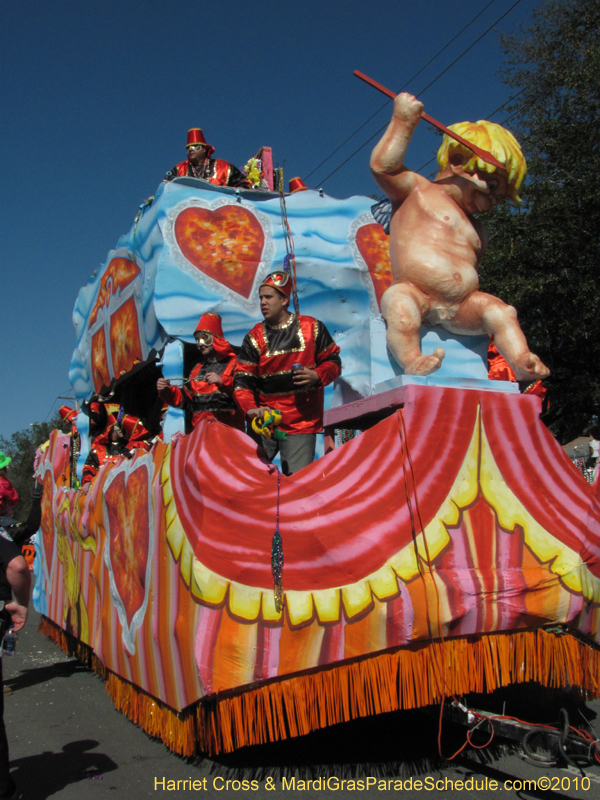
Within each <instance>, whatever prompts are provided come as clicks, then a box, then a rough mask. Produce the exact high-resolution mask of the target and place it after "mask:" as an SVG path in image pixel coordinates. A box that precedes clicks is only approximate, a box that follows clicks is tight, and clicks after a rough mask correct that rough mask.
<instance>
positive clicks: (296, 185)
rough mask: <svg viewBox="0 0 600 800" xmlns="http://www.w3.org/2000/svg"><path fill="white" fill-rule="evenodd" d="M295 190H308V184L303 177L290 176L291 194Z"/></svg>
mask: <svg viewBox="0 0 600 800" xmlns="http://www.w3.org/2000/svg"><path fill="white" fill-rule="evenodd" d="M294 192H308V186H307V185H306V184H305V183H304V181H303V180H302V178H290V194H294Z"/></svg>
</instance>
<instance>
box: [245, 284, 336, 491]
mask: <svg viewBox="0 0 600 800" xmlns="http://www.w3.org/2000/svg"><path fill="white" fill-rule="evenodd" d="M291 291H292V280H291V278H290V276H289V274H288V273H287V272H284V271H281V272H272V273H271V274H270V275H267V277H266V278H265V280H264V281H263V282H262V284H261V286H260V289H259V297H260V310H261V312H262V315H263V317H264V322H259V323H258V324H257V325H255V326H254V327H253V328H252V330H251V331H250V332H249V333H247V334H246V337H245V339H244V342H243V344H242V349H241V352H240V354H239V356H238V360H237V364H236V370H235V377H234V385H233V389H234V397H235V401H236V403H237V404H238V405H239V407H240V408H241V409H242V411H243V412H244V414H245V415H246V418H247V419H248V420H252V419H254V418H255V417H262V416H263V415H264V411H265V409H267V410H269V411H270V410H271V409H273V408H275V409H277V410H279V411H280V412H281V415H282V419H281V422H280V423H279V424H278V427H279V429H280V430H281V431H283V432H284V433H285V434H286V438H285V439H284V440H278V439H275V438H272V439H264V441H261V444H262V446H263V447H264V449H265V450H266V452H267V457H268V458H269V460H270V461H272V460H273V459H274V458H275V455H276V454H277V451H279V452H280V453H281V468H282V471H283V473H284V475H291V474H292V473H294V472H297V471H298V470H299V469H302V468H303V467H305V466H307V465H308V464H311V463H312V462H313V460H314V457H315V443H316V434H317V433H318V432H319V431H321V430H322V428H323V387H324V386H327V384H328V383H331V382H332V381H333V380H334V379H335V378H337V377H338V376H339V375H340V374H341V371H342V362H341V360H340V356H339V353H340V348H339V347H338V346H337V344H336V343H335V342H334V341H333V339H332V338H331V336H330V334H329V331H328V330H327V328H326V327H325V325H323V323H322V322H320V321H319V320H318V319H314V317H306V316H304V315H298V316H297V315H296V314H292V313H291V312H290V311H289V310H288V306H289V302H290V295H291Z"/></svg>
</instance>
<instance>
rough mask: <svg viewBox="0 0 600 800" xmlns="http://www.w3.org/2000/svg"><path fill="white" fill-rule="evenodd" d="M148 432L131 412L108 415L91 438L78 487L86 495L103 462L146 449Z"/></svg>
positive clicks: (114, 460)
mask: <svg viewBox="0 0 600 800" xmlns="http://www.w3.org/2000/svg"><path fill="white" fill-rule="evenodd" d="M148 436H149V433H148V431H147V430H146V428H145V427H144V425H143V423H142V421H141V420H140V419H139V418H138V417H134V416H133V415H132V414H123V415H121V413H119V415H118V417H117V418H115V417H114V415H113V414H107V425H106V428H105V430H104V431H102V433H99V434H98V435H97V436H96V437H95V438H94V440H93V442H92V446H91V447H90V452H89V455H88V457H87V459H86V462H85V464H84V466H83V473H82V476H81V488H82V490H83V491H84V492H85V493H86V494H87V492H89V490H90V488H91V484H92V481H93V480H94V478H95V477H96V475H97V474H98V473H99V472H100V468H101V467H103V466H104V464H114V463H116V462H117V461H118V460H119V459H121V458H132V456H133V455H134V453H135V451H136V450H137V449H142V450H146V451H148V450H149V449H150V445H149V443H148V441H147V439H148Z"/></svg>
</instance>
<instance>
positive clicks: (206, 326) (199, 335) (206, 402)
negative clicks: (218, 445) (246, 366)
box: [156, 312, 244, 430]
mask: <svg viewBox="0 0 600 800" xmlns="http://www.w3.org/2000/svg"><path fill="white" fill-rule="evenodd" d="M194 338H195V339H196V343H197V345H198V350H199V351H200V358H201V360H200V363H199V364H196V366H195V367H194V369H193V370H192V371H191V373H190V377H189V378H188V380H187V382H186V385H185V388H184V389H183V391H182V390H181V389H180V388H179V387H177V386H171V384H170V383H169V381H168V380H166V379H165V378H159V379H158V381H157V383H156V388H157V389H158V394H159V397H160V398H161V400H164V401H165V402H166V403H168V404H169V405H170V406H175V407H176V408H187V409H189V410H190V411H191V412H192V427H193V428H195V427H196V425H197V424H198V422H200V420H201V419H207V418H208V419H211V418H214V419H217V420H218V421H219V422H222V423H224V424H225V425H231V426H232V427H234V428H239V429H240V430H243V429H244V419H243V415H242V414H241V413H240V411H239V410H238V408H237V406H236V405H235V403H234V401H233V370H234V368H235V358H236V353H235V350H234V349H233V348H232V346H231V345H230V344H229V342H228V341H227V339H225V337H224V336H223V327H222V324H221V317H220V315H219V314H214V313H212V312H209V313H207V314H203V315H202V316H201V317H200V321H199V322H198V325H197V326H196V330H195V331H194Z"/></svg>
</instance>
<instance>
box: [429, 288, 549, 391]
mask: <svg viewBox="0 0 600 800" xmlns="http://www.w3.org/2000/svg"><path fill="white" fill-rule="evenodd" d="M444 327H445V328H447V329H448V330H452V331H453V332H454V333H467V334H469V333H470V334H477V333H491V334H493V336H494V342H495V343H496V347H497V348H498V351H499V352H500V353H501V354H502V355H503V356H504V358H505V359H506V360H507V361H508V363H509V364H510V366H511V367H512V368H513V369H514V371H515V375H516V377H517V380H518V381H537V380H541V379H543V378H547V377H548V375H550V370H549V369H548V367H546V366H545V365H544V364H543V363H542V361H541V360H540V359H539V358H538V356H536V355H535V354H534V353H532V352H531V351H530V350H529V346H528V344H527V339H526V338H525V335H524V333H523V331H522V330H521V326H520V325H519V320H518V319H517V312H516V310H515V309H514V308H513V307H512V306H509V305H507V304H506V303H505V302H503V301H502V300H500V299H499V298H497V297H494V296H493V295H491V294H486V293H485V292H473V294H472V295H471V296H470V297H468V298H467V300H465V302H464V303H463V304H462V305H461V307H460V308H459V310H458V312H457V313H456V315H455V316H454V318H453V319H452V320H451V322H450V324H445V323H444Z"/></svg>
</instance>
